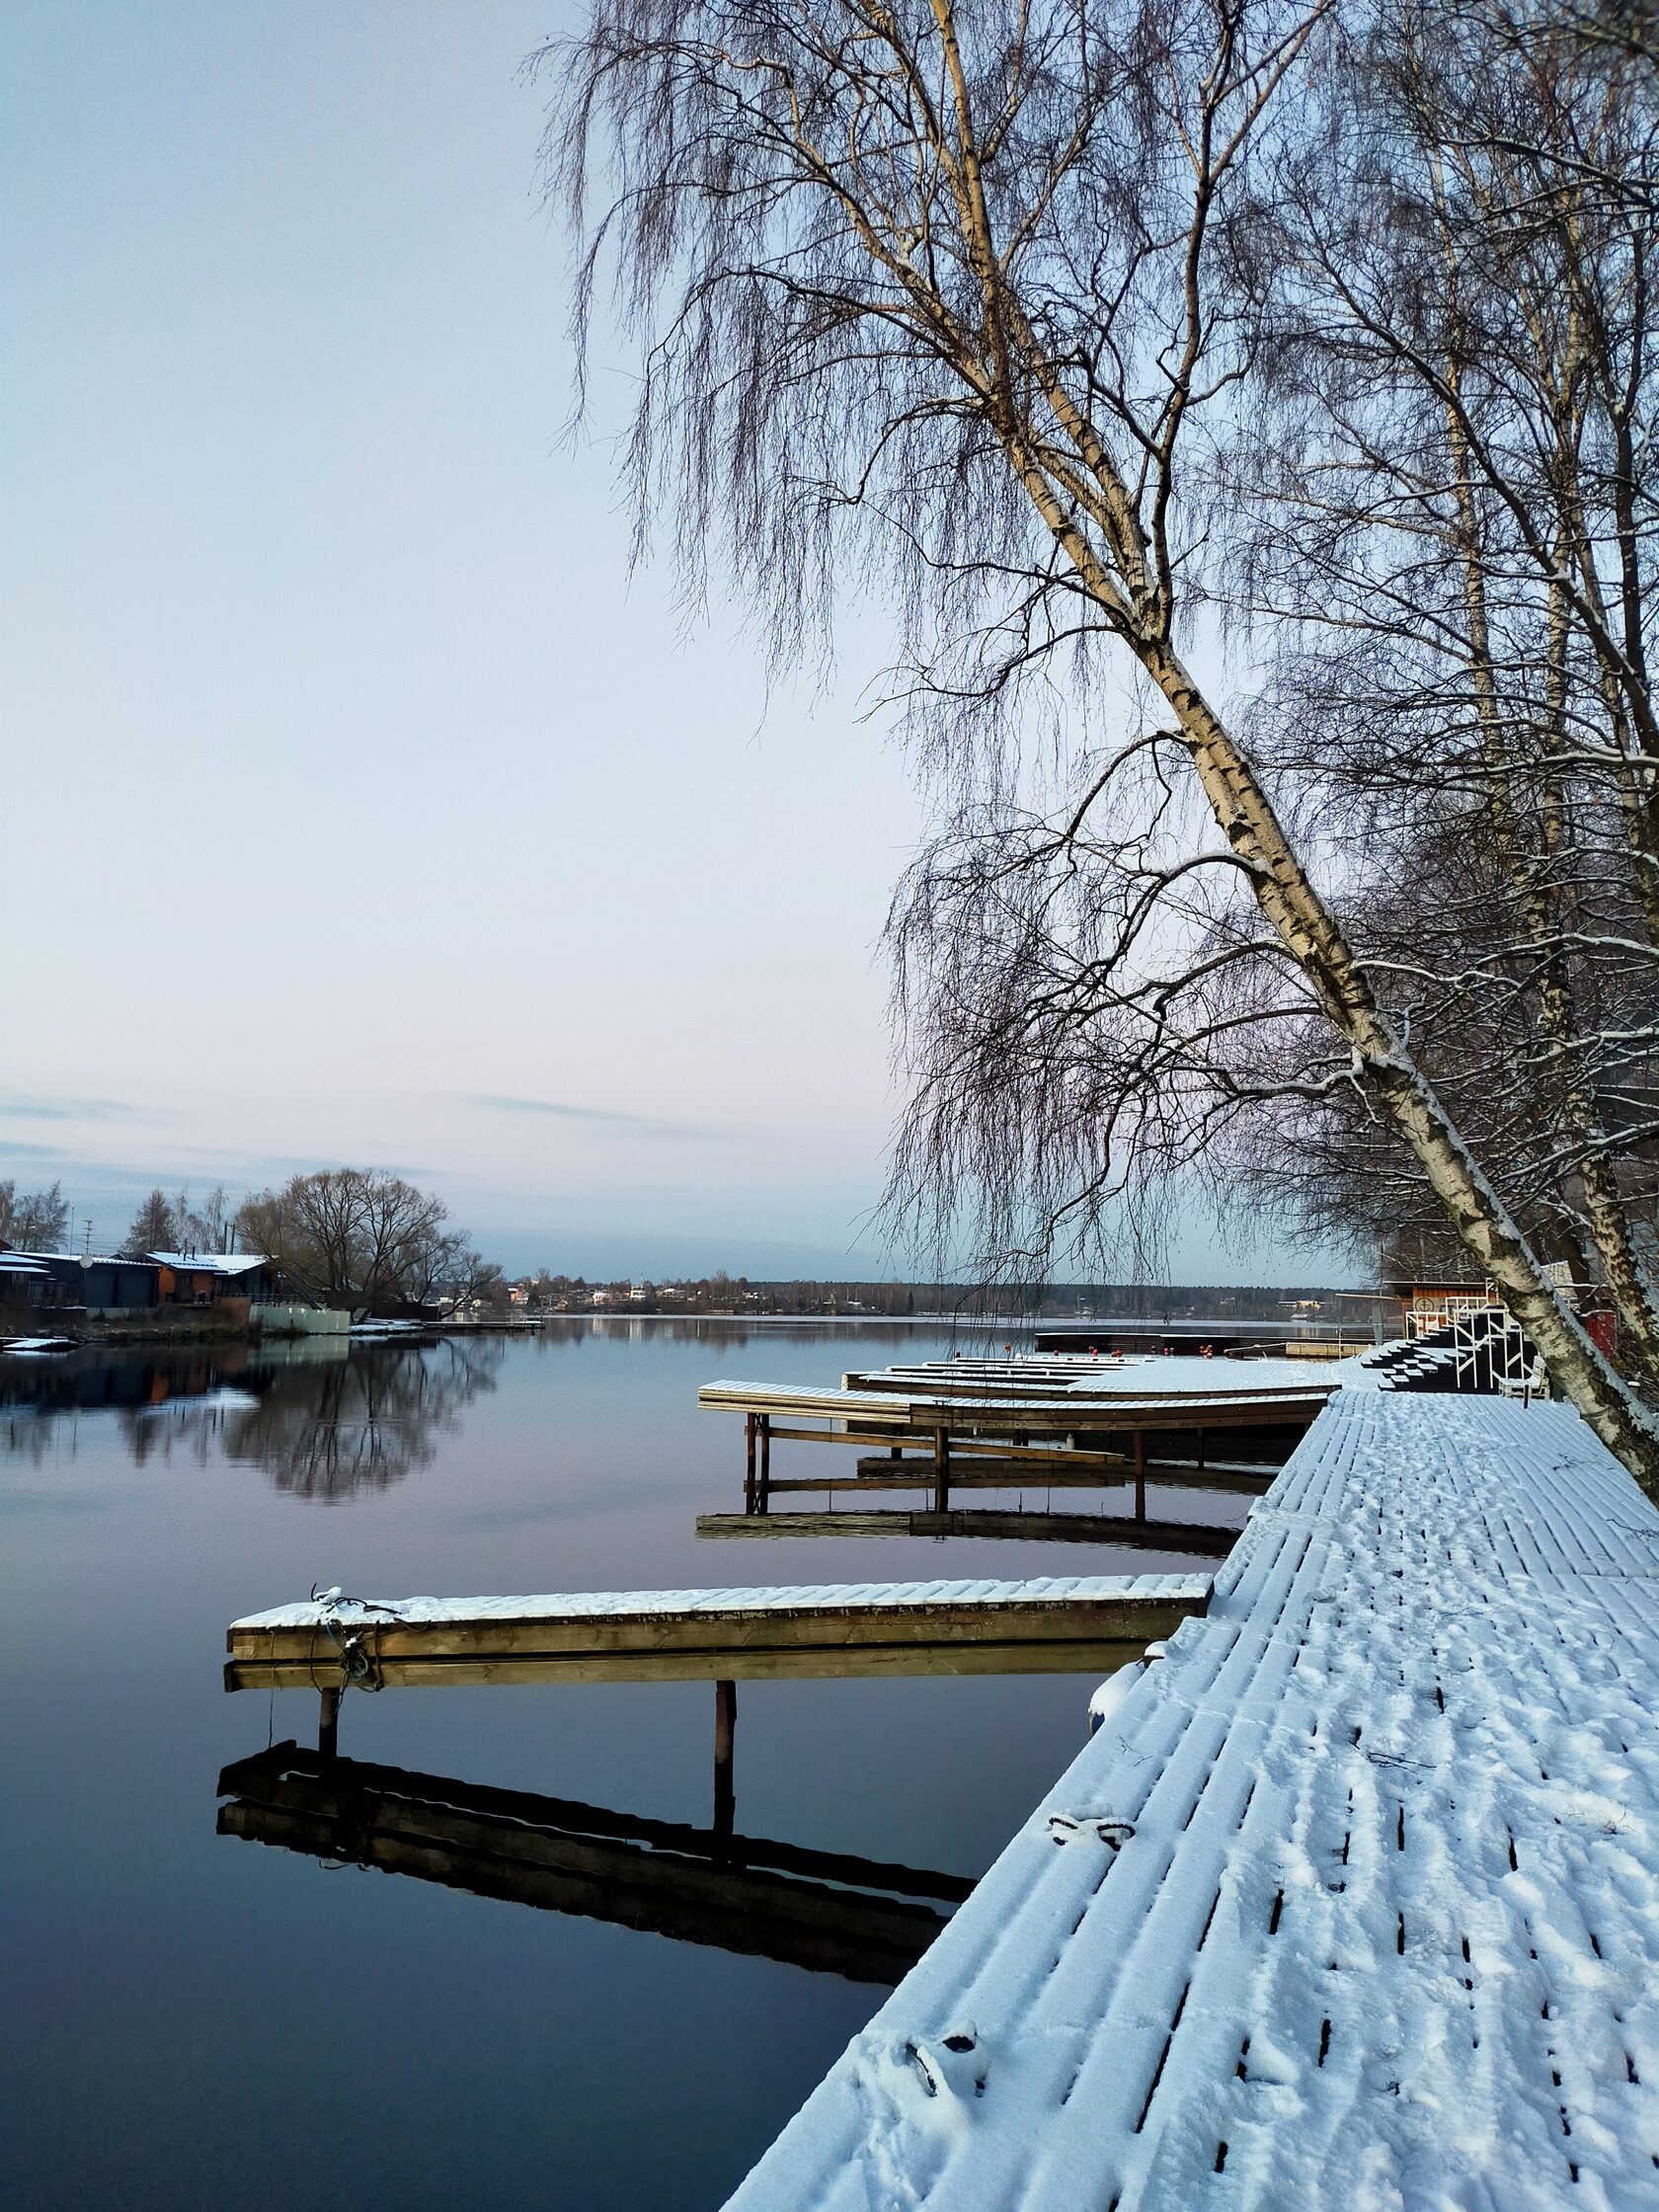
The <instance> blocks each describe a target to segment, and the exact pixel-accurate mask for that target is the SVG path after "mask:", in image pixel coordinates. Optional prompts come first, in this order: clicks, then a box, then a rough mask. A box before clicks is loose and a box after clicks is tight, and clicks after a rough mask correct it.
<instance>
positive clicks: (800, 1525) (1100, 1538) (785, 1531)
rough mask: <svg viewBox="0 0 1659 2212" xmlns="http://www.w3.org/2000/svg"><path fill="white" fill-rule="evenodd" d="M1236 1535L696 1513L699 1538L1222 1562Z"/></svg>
mask: <svg viewBox="0 0 1659 2212" xmlns="http://www.w3.org/2000/svg"><path fill="white" fill-rule="evenodd" d="M1241 1533H1242V1532H1241V1531H1239V1530H1237V1529H1218V1528H1215V1527H1214V1526H1209V1525H1206V1524H1205V1523H1202V1522H1195V1521H1132V1520H1130V1519H1128V1518H1127V1517H1120V1516H1118V1515H1115V1514H1107V1513H1024V1512H1019V1513H997V1512H994V1511H992V1510H990V1509H988V1508H986V1507H968V1508H964V1509H962V1510H960V1511H957V1512H952V1513H946V1514H938V1513H883V1512H873V1513H858V1512H852V1513H769V1514H767V1515H766V1516H765V1517H764V1518H763V1519H762V1518H761V1517H760V1516H759V1515H757V1514H752V1513H699V1514H698V1516H697V1534H698V1536H699V1537H708V1538H714V1537H986V1538H989V1539H991V1540H993V1541H999V1542H1009V1541H1012V1542H1024V1543H1096V1544H1109V1545H1111V1546H1112V1547H1113V1548H1114V1549H1116V1550H1130V1551H1162V1552H1173V1553H1177V1554H1185V1555H1187V1556H1190V1557H1192V1558H1196V1559H1225V1557H1226V1556H1227V1554H1228V1552H1229V1551H1230V1550H1231V1549H1232V1547H1233V1545H1234V1544H1235V1543H1236V1542H1237V1541H1238V1539H1239V1536H1240V1534H1241Z"/></svg>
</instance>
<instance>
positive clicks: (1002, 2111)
mask: <svg viewBox="0 0 1659 2212" xmlns="http://www.w3.org/2000/svg"><path fill="white" fill-rule="evenodd" d="M1129 1680H1130V1682H1131V1684H1132V1686H1131V1687H1128V1688H1127V1693H1126V1694H1125V1695H1123V1696H1122V1699H1121V1701H1120V1702H1118V1703H1117V1704H1116V1709H1115V1710H1112V1711H1110V1713H1109V1715H1108V1717H1106V1718H1105V1720H1104V1722H1103V1725H1102V1726H1101V1728H1100V1731H1099V1733H1098V1734H1096V1735H1095V1737H1094V1738H1093V1739H1092V1741H1090V1742H1089V1744H1088V1745H1087V1747H1086V1749H1085V1750H1084V1751H1083V1752H1082V1754H1081V1755H1080V1756H1079V1758H1078V1759H1077V1760H1076V1761H1075V1762H1074V1764H1073V1765H1072V1766H1071V1767H1070V1768H1069V1770H1068V1771H1067V1773H1066V1774H1065V1775H1064V1776H1063V1777H1062V1778H1061V1779H1060V1781H1059V1782H1058V1783H1057V1784H1056V1786H1055V1788H1054V1789H1053V1791H1051V1793H1050V1794H1049V1796H1048V1797H1047V1798H1046V1799H1045V1801H1044V1802H1043V1803H1042V1804H1041V1805H1040V1806H1039V1807H1038V1809H1037V1810H1036V1812H1035V1813H1034V1814H1033V1815H1032V1817H1031V1819H1030V1820H1029V1821H1028V1822H1027V1823H1026V1825H1025V1826H1024V1828H1023V1829H1022V1830H1021V1831H1020V1833H1019V1834H1018V1835H1017V1836H1016V1837H1015V1839H1014V1840H1013V1842H1012V1843H1011V1844H1010V1845H1009V1847H1008V1849H1007V1850H1006V1851H1005V1852H1004V1853H1003V1855H1002V1857H1000V1858H999V1859H998V1860H997V1862H996V1863H995V1865H994V1866H993V1867H992V1868H991V1869H990V1871H989V1872H988V1874H987V1876H986V1877H985V1879H984V1880H983V1881H982V1883H981V1884H980V1886H979V1889H978V1890H977V1891H976V1893H975V1895H974V1897H973V1898H972V1899H971V1900H970V1901H969V1903H968V1904H967V1905H966V1906H964V1907H963V1908H962V1910H961V1911H960V1912H959V1913H958V1914H957V1916H956V1918H955V1919H954V1921H953V1922H952V1923H951V1925H950V1926H949V1928H947V1929H946V1930H945V1932H944V1933H943V1935H942V1936H940V1937H939V1939H938V1941H937V1942H936V1943H935V1944H934V1945H933V1947H932V1948H931V1949H930V1950H929V1951H928V1953H927V1954H926V1956H925V1957H924V1958H923V1959H922V1960H921V1962H920V1964H919V1965H918V1966H917V1967H916V1968H915V1969H914V1970H913V1971H912V1972H911V1973H910V1974H909V1976H908V1977H907V1979H906V1980H905V1981H904V1983H903V1984H902V1985H901V1986H900V1988H899V1989H898V1991H897V1992H896V1993H895V1994H894V1996H893V1997H892V1999H891V2000H890V2001H889V2002H888V2004H887V2005H886V2006H885V2007H884V2008H883V2009H882V2011H881V2012H880V2013H878V2014H877V2015H876V2017H875V2018H874V2020H873V2021H872V2022H871V2024H870V2026H869V2027H868V2028H867V2029H866V2030H865V2032H864V2033H863V2034H861V2035H860V2036H858V2037H857V2038H856V2040H855V2041H854V2042H853V2044H852V2045H851V2046H850V2048H849V2049H848V2050H847V2052H846V2053H845V2055H844V2056H843V2057H842V2058H841V2059H840V2060H839V2061H838V2063H837V2064H836V2065H835V2067H834V2068H833V2069H832V2070H831V2072H830V2075H829V2077H828V2078H827V2080H826V2081H825V2082H824V2084H823V2085H822V2087H821V2088H820V2089H819V2090H818V2091H817V2092H816V2093H815V2094H814V2095H813V2096H812V2098H811V2099H810V2100H809V2101H808V2103H807V2104H806V2105H805V2107H804V2108H803V2109H802V2111H801V2112H800V2113H799V2115H798V2116H797V2117H796V2118H795V2120H794V2121H793V2122H791V2124H790V2125H789V2126H788V2127H787V2128H786V2129H785V2131H784V2133H783V2135H782V2136H781V2137H780V2138H779V2140H778V2141H777V2143H776V2144H775V2145H774V2146H773V2148H772V2150H771V2151H770V2152H769V2153H768V2154H767V2155H766V2156H765V2157H764V2158H763V2159H762V2160H761V2162H760V2164H759V2165H758V2166H757V2167H756V2169H755V2170H754V2172H753V2173H751V2175H750V2177H749V2179H748V2181H747V2182H746V2183H745V2184H744V2185H743V2186H742V2187H741V2188H740V2189H739V2190H738V2192H737V2194H736V2196H735V2197H734V2198H733V2199H732V2208H731V2212H888V2208H894V2207H900V2206H903V2207H907V2208H908V2207H919V2206H925V2207H928V2208H929V2212H981V2208H982V2207H984V2208H986V2212H989V2208H991V2207H994V2208H996V2212H1016V2208H1017V2212H1060V2208H1063V2207H1072V2206H1078V2207H1080V2206H1090V2207H1093V2208H1095V2212H1152V2208H1155V2212H1190V2208H1192V2207H1197V2206H1209V2205H1214V2206H1217V2207H1231V2206H1273V2207H1285V2206H1325V2205H1332V2206H1334V2205H1341V2206H1343V2207H1345V2208H1350V2207H1373V2206H1375V2207H1378V2208H1379V2212H1382V2208H1383V2207H1388V2208H1396V2207H1399V2208H1407V2207H1413V2206H1435V2207H1450V2206H1474V2205H1480V2206H1490V2207H1497V2206H1503V2207H1506V2208H1509V2207H1544V2206H1549V2207H1559V2206H1561V2205H1565V2204H1584V2205H1587V2206H1588V2205H1597V2206H1631V2207H1633V2206H1637V2205H1642V2206H1651V2205H1653V2204H1655V2203H1656V2202H1659V1514H1656V1513H1655V1512H1654V1510H1653V1509H1652V1508H1651V1507H1650V1506H1649V1505H1648V1504H1647V1503H1646V1501H1645V1500H1644V1499H1643V1498H1642V1496H1641V1494H1640V1493H1639V1492H1638V1490H1637V1489H1636V1487H1635V1485H1634V1484H1633V1483H1632V1482H1631V1481H1630V1479H1629V1478H1628V1476H1626V1475H1625V1474H1624V1473H1623V1471H1622V1470H1621V1469H1620V1467H1619V1466H1618V1465H1617V1464H1616V1463H1615V1462H1613V1461H1612V1459H1611V1458H1610V1457H1609V1456H1608V1455H1607V1453H1606V1452H1605V1451H1604V1450H1603V1449H1602V1448H1601V1446H1600V1445H1598V1444H1597V1443H1596V1442H1595V1440H1594V1439H1593V1438H1592V1437H1591V1435H1590V1433H1589V1431H1588V1430H1587V1429H1586V1428H1585V1427H1584V1426H1583V1424H1582V1423H1581V1422H1580V1421H1579V1420H1578V1419H1577V1417H1576V1415H1574V1414H1573V1413H1571V1412H1570V1411H1568V1410H1566V1409H1565V1408H1562V1407H1559V1406H1552V1405H1541V1406H1540V1405H1534V1406H1531V1407H1525V1408H1524V1407H1522V1406H1520V1405H1517V1404H1512V1403H1507V1402H1504V1401H1501V1400H1498V1399H1493V1398H1473V1397H1448V1396H1441V1397H1410V1396H1400V1395H1391V1394H1388V1393H1385V1392H1383V1391H1379V1390H1377V1389H1375V1388H1373V1389H1370V1390H1362V1389H1353V1390H1345V1391H1344V1392H1343V1393H1342V1394H1341V1395H1340V1396H1338V1397H1337V1398H1336V1399H1334V1400H1333V1402H1332V1403H1331V1404H1330V1406H1329V1407H1328V1408H1327V1409H1326V1411H1325V1412H1324V1413H1323V1414H1322V1415H1321V1417H1320V1418H1319V1420H1318V1422H1317V1423H1316V1425H1315V1426H1314V1428H1313V1429H1312V1430H1311V1432H1310V1433H1309V1435H1308V1436H1307V1437H1306V1439H1305V1440H1304V1443H1303V1444H1302V1445H1301V1446H1300V1447H1299V1449H1298V1450H1297V1452H1296V1453H1295V1455H1294V1456H1293V1458H1292V1460H1291V1462H1289V1464H1288V1465H1287V1467H1286V1468H1285V1471H1284V1473H1283V1475H1282V1476H1281V1477H1280V1479H1279V1480H1278V1481H1277V1482H1276V1483H1275V1485H1274V1487H1273V1488H1272V1490H1271V1491H1270V1492H1269V1493H1268V1495H1267V1496H1266V1497H1265V1498H1264V1499H1262V1500H1261V1501H1260V1502H1259V1503H1258V1504H1257V1505H1256V1507H1255V1508H1254V1509H1253V1512H1252V1516H1251V1521H1250V1526H1249V1528H1248V1530H1247V1531H1246V1533H1245V1535H1244V1536H1243V1538H1242V1539H1241V1540H1240V1541H1239V1543H1238V1545H1237V1547H1236V1549H1235V1550H1234V1552H1233V1554H1232V1556H1231V1558H1230V1559H1229V1560H1228V1561H1227V1563H1226V1564H1225V1567H1224V1568H1223V1569H1222V1570H1221V1572H1220V1574H1219V1576H1218V1578H1217V1586H1216V1595H1215V1598H1214V1600H1213V1602H1212V1604H1211V1606H1210V1608H1209V1611H1208V1613H1207V1614H1206V1616H1205V1617H1204V1618H1203V1619H1202V1620H1188V1621H1187V1622H1186V1623H1185V1624H1184V1625H1183V1627H1182V1628H1181V1629H1180V1631H1179V1632H1178V1633H1177V1634H1176V1636H1175V1637H1174V1639H1173V1641H1172V1642H1171V1644H1170V1646H1169V1650H1168V1655H1167V1656H1166V1657H1164V1658H1163V1659H1161V1660H1159V1661H1158V1662H1156V1663H1155V1664H1153V1665H1151V1666H1148V1667H1147V1668H1146V1670H1145V1671H1144V1672H1143V1673H1141V1674H1140V1675H1139V1676H1136V1677H1133V1678H1129ZM1118 1687H1119V1688H1120V1689H1121V1688H1122V1687H1123V1684H1122V1683H1121V1682H1120V1684H1119V1686H1118ZM1107 1702H1108V1703H1110V1702H1111V1699H1107Z"/></svg>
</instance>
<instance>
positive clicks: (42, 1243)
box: [0, 1176, 69, 1252]
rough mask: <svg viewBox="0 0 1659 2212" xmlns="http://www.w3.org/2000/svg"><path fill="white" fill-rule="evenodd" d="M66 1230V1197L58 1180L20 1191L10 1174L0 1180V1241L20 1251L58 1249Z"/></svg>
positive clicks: (67, 1212)
mask: <svg viewBox="0 0 1659 2212" xmlns="http://www.w3.org/2000/svg"><path fill="white" fill-rule="evenodd" d="M68 1233H69V1201H68V1200H67V1199H66V1198H65V1197H64V1195H63V1186H62V1184H61V1183H49V1184H48V1185H47V1186H46V1188H45V1189H44V1190H39V1191H20V1190H19V1189H18V1187H17V1183H16V1181H15V1179H14V1178H12V1177H10V1176H8V1177H7V1178H6V1180H5V1181H4V1182H0V1244H10V1245H14V1246H16V1247H17V1249H18V1250H20V1251H26V1252H53V1251H57V1250H60V1249H61V1247H62V1244H63V1240H64V1238H65V1237H66V1236H67V1235H68Z"/></svg>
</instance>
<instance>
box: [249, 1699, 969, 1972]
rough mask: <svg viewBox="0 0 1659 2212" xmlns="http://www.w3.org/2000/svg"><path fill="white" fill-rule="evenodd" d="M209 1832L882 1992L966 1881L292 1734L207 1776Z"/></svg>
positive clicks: (957, 1900) (934, 1930)
mask: <svg viewBox="0 0 1659 2212" xmlns="http://www.w3.org/2000/svg"><path fill="white" fill-rule="evenodd" d="M219 1795H220V1796H221V1797H224V1798H227V1799H228V1800H229V1802H228V1803H226V1804H223V1805H221V1806H220V1808H219V1814H218V1833H219V1834H220V1835H221V1836H231V1837H236V1838H238V1839H239V1840H241V1841H243V1842H245V1843H259V1844H266V1845H270V1846H272V1847H273V1848H276V1849H281V1850H284V1851H291V1852H298V1853H303V1854H305V1855H307V1856H309V1857H314V1858H321V1859H324V1860H326V1861H328V1862H329V1863H330V1864H332V1865H342V1864H347V1865H354V1866H363V1867H371V1868H373V1869H374V1870H375V1871H377V1872H380V1873H386V1874H401V1875H405V1876H407V1877H410V1878H411V1879H414V1880H418V1881H427V1882H439V1883H442V1884H443V1885H444V1886H445V1887H447V1888H451V1889H464V1890H469V1891H471V1892H472V1893H473V1894H474V1895H475V1896H479V1897H494V1898H499V1899H503V1900H505V1901H507V1902H510V1903H512V1904H515V1905H528V1906H531V1907H533V1908H535V1909H536V1910H538V1911H542V1912H559V1913H574V1914H578V1915H580V1916H582V1917H583V1918H584V1919H588V1920H602V1921H609V1922H612V1923H614V1924H617V1925H619V1926H622V1927H625V1928H638V1929H644V1930H648V1931H650V1932H651V1933H652V1934H655V1935H660V1936H672V1938H674V1939H675V1940H676V1941H679V1942H692V1943H709V1944H715V1945H718V1946H719V1948H721V1949H722V1950H729V1951H740V1952H744V1953H747V1954H749V1955H751V1956H757V1957H763V1958H773V1959H778V1960H781V1961H783V1962H784V1963H785V1964H788V1965H792V1966H803V1967H806V1968H807V1969H809V1970H810V1971H811V1972H814V1973H827V1974H838V1975H841V1976H843V1977H845V1978H846V1979H848V1980H850V1981H857V1982H874V1983H878V1984H885V1985H886V1986H887V1987H889V1988H891V1987H892V1985H893V1984H894V1983H895V1982H897V1981H898V1980H899V1978H900V1977H901V1975H903V1974H904V1973H905V1972H906V1971H907V1970H908V1969H909V1967H911V1966H913V1965H914V1963H915V1961H916V1960H917V1959H918V1958H919V1957H920V1956H921V1954H922V1952H923V1951H924V1950H925V1949H926V1948H927V1946H928V1944H929V1943H931V1942H932V1941H933V1940H934V1938H935V1937H936V1936H938V1935H939V1934H940V1932H941V1930H942V1929H943V1928H944V1926H945V1924H946V1921H947V1920H948V1918H949V1914H950V1911H951V1910H952V1909H954V1908H955V1907H956V1906H957V1905H960V1904H961V1903H962V1901H963V1899H964V1898H966V1897H968V1896H969V1895H970V1894H971V1892H972V1890H973V1887H974V1884H973V1882H972V1880H971V1879H970V1878H968V1877H967V1876H965V1875H960V1874H946V1873H939V1872H929V1871H926V1870H924V1869H920V1868H916V1867H911V1866H901V1865H893V1864H889V1863H887V1862H885V1861H882V1860H878V1859H869V1858H861V1857H855V1856H853V1855H851V1854H849V1853H845V1852H830V1851H817V1850H814V1849H812V1848H811V1847H810V1846H805V1845H800V1844H785V1843H773V1842H768V1841H765V1840H764V1839H761V1838H756V1837H749V1836H743V1835H739V1834H736V1833H734V1832H733V1831H732V1830H731V1829H730V1828H729V1827H727V1826H725V1825H723V1824H721V1823H720V1822H718V1821H717V1822H716V1824H715V1826H714V1827H712V1828H693V1827H690V1826H688V1825H687V1824H685V1823H683V1822H679V1821H667V1820H651V1819H646V1818H642V1817H640V1816H639V1815H637V1814H631V1813H620V1812H613V1811H611V1810H610V1809H609V1808H608V1807H604V1806H598V1805H588V1804H583V1803H581V1802H579V1801H577V1800H574V1799H571V1798H563V1797H550V1796H543V1795H541V1794H539V1793H537V1792H533V1791H526V1790H520V1789H500V1788H493V1787H490V1786H488V1785H483V1784H479V1783H476V1782H463V1781H457V1780H454V1779H453V1778H450V1777H448V1776H442V1775H425V1774H418V1773H413V1772H411V1771H409V1770H407V1769H405V1768H401V1767H382V1766H375V1765H372V1764H369V1763H368V1762H366V1761H362V1760H356V1759H329V1758H326V1757H324V1756H323V1755H321V1754H319V1753H318V1752H315V1751H310V1750H307V1749H306V1748H305V1747H304V1746H302V1745H299V1744H295V1743H281V1744H276V1745H275V1746H273V1747H272V1749H270V1750H268V1751H262V1752H257V1753H255V1754H254V1756H253V1757H251V1758H248V1759H242V1760H238V1761H237V1762H236V1764H235V1765H234V1766H230V1767H227V1768H226V1769H225V1770H224V1772H223V1773H222V1774H221V1775H220V1777H219Z"/></svg>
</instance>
